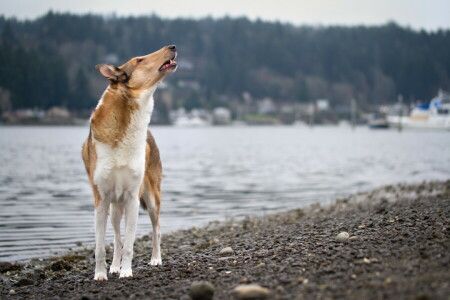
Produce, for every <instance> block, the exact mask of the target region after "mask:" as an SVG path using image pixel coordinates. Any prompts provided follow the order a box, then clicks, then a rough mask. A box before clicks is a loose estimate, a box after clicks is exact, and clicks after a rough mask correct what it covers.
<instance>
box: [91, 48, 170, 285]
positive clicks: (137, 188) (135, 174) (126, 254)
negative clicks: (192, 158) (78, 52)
mask: <svg viewBox="0 0 450 300" xmlns="http://www.w3.org/2000/svg"><path fill="white" fill-rule="evenodd" d="M175 57H176V47H175V46H174V45H172V46H167V47H164V48H162V49H160V50H158V51H156V52H154V53H151V54H148V55H146V56H139V57H135V58H132V59H130V60H129V61H128V62H126V63H125V64H123V65H122V66H120V67H115V66H113V65H108V64H100V65H97V66H96V68H97V69H98V70H99V72H100V74H102V75H103V76H104V77H106V78H107V79H109V86H108V88H107V89H106V91H105V92H104V93H103V96H102V97H101V99H100V102H99V103H98V105H97V108H96V109H95V111H94V112H93V113H92V116H91V119H90V124H91V128H90V132H89V137H88V138H87V140H86V141H85V143H84V144H83V151H82V156H83V161H84V164H85V167H86V172H87V174H88V176H89V181H90V184H91V186H92V190H93V192H94V198H95V199H94V207H95V276H94V279H95V280H107V279H108V278H107V275H106V261H105V230H106V221H107V218H108V212H109V209H110V208H111V223H112V226H113V228H114V257H113V261H112V264H111V267H110V269H109V272H110V273H120V277H131V276H133V275H132V270H131V261H132V259H133V243H134V238H135V231H136V223H137V218H138V210H139V203H141V205H142V207H143V208H144V209H146V211H147V213H148V214H149V216H150V219H151V222H152V226H153V235H152V244H153V251H152V258H151V260H150V265H160V264H161V252H160V231H159V211H160V203H161V179H162V166H161V160H160V157H159V150H158V147H157V146H156V143H155V140H154V139H153V136H152V134H151V133H150V131H149V130H148V124H149V122H150V116H151V114H152V111H153V93H154V92H155V90H156V88H157V84H158V82H159V81H160V80H162V79H163V78H164V77H165V76H166V75H168V74H170V73H173V72H174V71H175V70H176V68H177V63H176V62H175V61H174V59H175ZM123 215H125V235H124V240H123V242H122V239H121V235H120V221H121V219H122V216H123Z"/></svg>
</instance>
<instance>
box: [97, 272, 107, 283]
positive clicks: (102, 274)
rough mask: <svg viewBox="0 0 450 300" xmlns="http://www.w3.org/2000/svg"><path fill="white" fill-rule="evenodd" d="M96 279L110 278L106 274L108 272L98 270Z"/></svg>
mask: <svg viewBox="0 0 450 300" xmlns="http://www.w3.org/2000/svg"><path fill="white" fill-rule="evenodd" d="M94 280H98V281H105V280H108V276H106V273H103V272H98V273H95V276H94Z"/></svg>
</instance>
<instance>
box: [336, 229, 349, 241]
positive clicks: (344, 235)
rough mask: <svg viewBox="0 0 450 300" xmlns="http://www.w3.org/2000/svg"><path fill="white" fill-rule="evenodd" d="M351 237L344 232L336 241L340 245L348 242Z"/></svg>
mask: <svg viewBox="0 0 450 300" xmlns="http://www.w3.org/2000/svg"><path fill="white" fill-rule="evenodd" d="M349 237H350V235H349V234H348V232H345V231H343V232H341V233H339V234H338V235H337V236H336V239H335V241H336V242H338V243H344V242H346V241H348V239H349Z"/></svg>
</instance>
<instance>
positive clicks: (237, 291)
mask: <svg viewBox="0 0 450 300" xmlns="http://www.w3.org/2000/svg"><path fill="white" fill-rule="evenodd" d="M231 295H232V296H233V297H234V298H235V299H238V300H245V299H265V298H267V297H268V296H269V295H270V291H269V290H268V289H266V288H263V287H261V286H259V285H257V284H246V285H238V286H237V287H235V288H234V289H233V290H232V291H231Z"/></svg>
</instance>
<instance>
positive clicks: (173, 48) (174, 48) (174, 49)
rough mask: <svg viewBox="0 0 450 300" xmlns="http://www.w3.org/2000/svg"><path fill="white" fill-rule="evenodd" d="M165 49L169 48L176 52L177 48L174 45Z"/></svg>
mask: <svg viewBox="0 0 450 300" xmlns="http://www.w3.org/2000/svg"><path fill="white" fill-rule="evenodd" d="M167 48H169V49H170V50H172V51H177V47H176V46H175V45H170V46H167Z"/></svg>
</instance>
